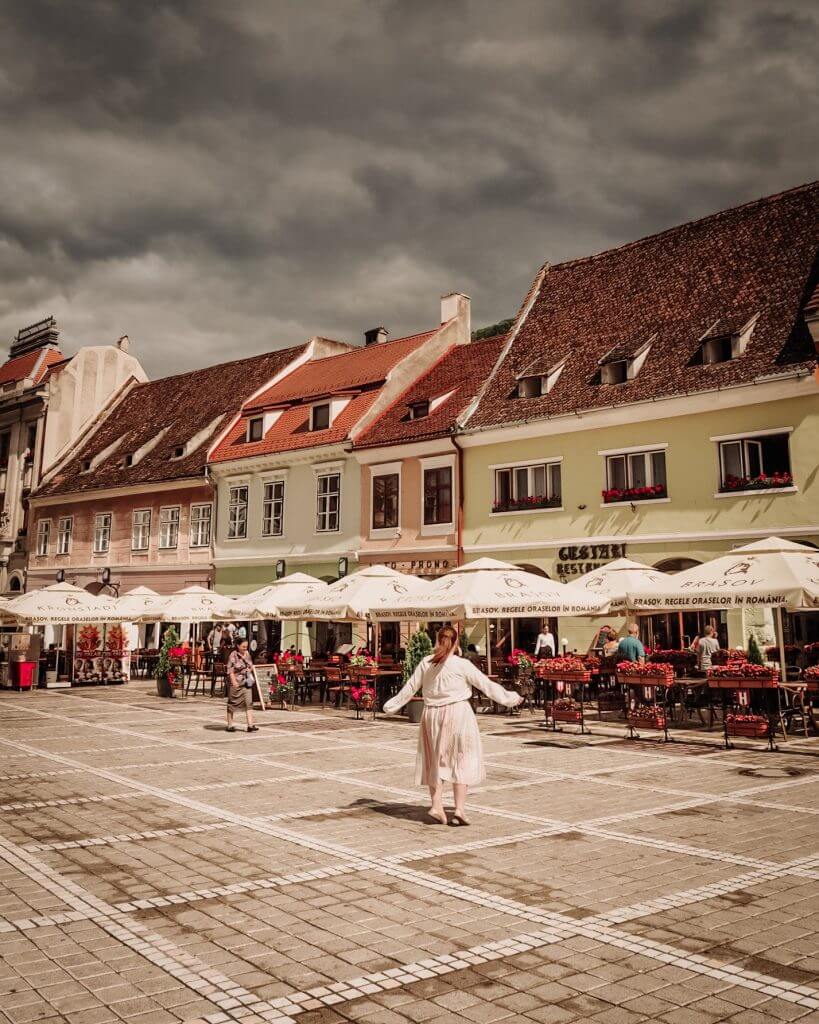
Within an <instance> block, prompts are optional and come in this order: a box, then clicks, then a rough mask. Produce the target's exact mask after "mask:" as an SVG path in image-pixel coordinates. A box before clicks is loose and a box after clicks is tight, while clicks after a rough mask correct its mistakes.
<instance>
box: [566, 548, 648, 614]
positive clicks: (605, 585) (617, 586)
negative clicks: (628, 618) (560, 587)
mask: <svg viewBox="0 0 819 1024" xmlns="http://www.w3.org/2000/svg"><path fill="white" fill-rule="evenodd" d="M667 576H668V574H667V573H664V572H661V571H660V570H659V569H655V568H653V567H652V566H650V565H644V564H643V563H642V562H635V561H633V560H632V559H631V558H615V560H614V561H613V562H608V563H607V564H606V565H603V566H601V567H600V568H599V569H594V570H592V572H587V573H586V574H585V575H584V576H579V577H578V578H577V579H576V580H572V581H571V583H567V584H566V589H567V590H570V591H571V592H572V593H573V594H576V595H577V596H578V597H580V595H588V594H594V595H597V596H598V597H605V598H608V600H609V601H610V603H611V607H610V608H609V611H613V612H614V611H627V610H628V609H629V607H630V605H629V603H628V595H629V593H630V592H631V591H633V590H640V589H641V588H642V587H646V586H653V585H654V584H659V583H662V581H663V580H664V579H666V578H667Z"/></svg>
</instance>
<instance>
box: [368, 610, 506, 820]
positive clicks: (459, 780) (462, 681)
mask: <svg viewBox="0 0 819 1024" xmlns="http://www.w3.org/2000/svg"><path fill="white" fill-rule="evenodd" d="M473 687H474V688H475V689H476V690H480V691H481V693H483V694H485V695H486V696H487V697H488V698H489V699H490V700H492V701H494V702H495V703H496V704H502V705H503V706H504V707H507V708H513V707H516V706H517V705H518V704H520V702H521V697H520V694H518V693H513V692H512V691H510V690H505V689H504V688H503V687H502V686H498V684H497V683H493V682H492V680H491V679H490V678H489V677H488V676H485V675H484V674H483V672H481V671H480V669H478V668H477V667H476V666H475V665H473V664H472V662H471V661H468V660H467V659H466V658H462V657H460V653H459V649H458V634H457V633H456V632H455V630H454V629H453V628H452V626H444V627H443V628H442V629H439V630H438V635H437V637H436V643H435V650H434V651H433V652H432V654H431V655H429V657H427V658H424V659H423V660H422V661H421V662H420V663H419V665H418V667H417V668H416V670H415V672H413V674H412V675H411V676H410V678H409V679H408V680H407V682H406V683H405V684H404V686H403V688H402V689H401V690H400V691H399V692H398V693H397V694H396V695H395V696H394V697H393V698H392V699H391V700H388V701H387V703H386V704H385V705H384V711H385V712H386V713H387V714H388V715H393V714H395V713H396V712H397V711H400V710H401V708H402V707H403V706H404V705H405V704H406V703H407V702H408V701H409V700H410V698H411V697H413V696H414V695H415V694H416V693H417V692H418V690H419V689H420V690H421V693H422V695H423V698H424V711H423V714H422V715H421V727H420V731H419V734H418V755H417V759H416V764H415V784H416V785H418V786H428V787H429V795H430V809H429V815H430V817H431V818H432V819H433V820H434V821H435V822H437V823H438V824H439V825H446V824H450V825H469V823H470V822H469V819H468V818H467V816H466V809H465V804H466V792H467V787H468V786H474V785H476V784H477V783H479V782H482V781H483V780H484V779H485V778H486V773H485V772H484V767H483V747H482V744H481V734H480V732H479V730H478V723H477V722H476V720H475V712H474V711H473V710H472V706H471V704H470V703H469V700H470V697H471V696H472V688H473ZM444 782H451V783H452V793H453V796H454V801H455V812H454V814H453V815H452V817H451V819H450V820H449V822H447V817H446V813H445V812H444V803H443V784H444Z"/></svg>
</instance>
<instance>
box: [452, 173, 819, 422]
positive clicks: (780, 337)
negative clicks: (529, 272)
mask: <svg viewBox="0 0 819 1024" xmlns="http://www.w3.org/2000/svg"><path fill="white" fill-rule="evenodd" d="M818 243H819V183H813V184H810V185H804V186H801V187H800V188H796V189H792V190H791V191H789V192H784V193H781V194H779V195H776V196H770V197H767V198H765V199H759V200H756V201H755V202H752V203H748V204H746V205H744V206H740V207H737V208H735V209H732V210H727V211H725V212H722V213H718V214H714V215H712V216H710V217H706V218H704V219H702V220H698V221H693V222H691V223H689V224H683V225H682V226H681V227H676V228H671V229H670V230H668V231H663V232H662V233H660V234H657V235H652V236H651V237H650V238H644V239H642V240H640V241H638V242H632V243H630V244H628V245H623V246H620V247H619V248H617V249H611V250H609V251H608V252H603V253H599V254H598V255H596V256H590V257H587V258H585V259H578V260H571V261H569V262H567V263H561V264H557V265H555V266H552V267H547V268H546V270H545V274H544V276H543V281H542V284H541V286H540V287H539V288H537V289H536V294H535V297H534V302H533V303H532V306H531V309H530V310H529V312H528V314H527V315H524V316H523V317H522V322H521V323H520V327H519V330H518V332H517V334H515V330H514V328H513V330H512V332H511V336H512V337H513V340H512V342H511V343H510V345H509V350H508V352H507V353H506V354H505V356H504V358H503V359H502V361H501V363H500V365H499V367H498V369H497V371H496V372H495V373H494V374H493V375H492V377H491V379H490V380H489V382H488V384H487V386H486V388H485V390H484V393H483V395H482V396H481V399H480V402H479V403H478V407H477V409H476V411H475V413H474V414H473V415H472V416H471V417H470V419H469V422H468V424H467V429H471V428H476V427H477V428H480V427H489V426H495V425H504V424H507V423H512V422H516V421H518V422H519V421H522V420H531V419H533V418H535V419H536V418H538V417H544V418H545V417H547V416H554V415H560V414H565V413H571V412H575V411H579V410H583V409H593V408H599V407H604V406H612V405H625V404H628V403H630V402H637V401H643V400H646V399H657V398H665V397H670V396H674V395H680V394H684V393H686V392H692V391H693V392H696V391H702V390H710V389H713V388H717V387H730V386H731V385H737V384H744V383H748V382H750V381H753V380H755V379H756V378H758V377H761V376H766V375H771V374H776V373H783V372H787V371H789V370H793V369H795V368H799V369H802V368H804V369H809V368H810V367H811V366H812V364H813V361H814V360H815V352H814V346H813V344H812V343H811V340H810V335H809V333H808V330H807V328H806V326H805V324H804V321H803V315H802V314H803V309H804V303H805V300H806V297H807V296H809V295H810V294H811V290H812V289H813V287H814V286H815V284H816V282H817V278H819V264H818V263H817V244H818ZM757 313H758V314H759V319H758V320H757V322H756V324H755V326H754V329H753V332H752V334H751V337H750V340H749V342H748V345H747V348H746V350H745V353H744V355H743V356H741V357H740V358H738V359H736V360H732V361H729V362H724V363H716V364H713V365H707V366H702V365H692V361H694V360H695V359H696V356H697V353H698V352H699V349H700V343H701V342H700V339H701V338H702V337H703V336H704V335H705V334H706V332H710V333H711V334H714V333H716V334H721V333H724V332H725V333H727V332H731V331H736V330H738V329H739V328H740V327H741V326H743V325H744V324H746V323H747V322H748V321H750V320H751V319H752V318H753V317H754V316H755V315H756V314H757ZM654 335H656V338H654V342H653V344H652V346H651V349H650V351H649V353H648V356H647V358H646V361H645V363H644V364H643V366H642V369H641V370H640V372H639V374H638V376H637V377H636V378H635V379H634V380H631V381H628V382H626V383H624V384H608V385H603V384H601V383H600V372H599V371H600V368H599V365H598V363H599V360H600V359H601V358H603V357H604V356H605V355H606V354H607V353H609V352H611V350H613V349H617V348H620V347H622V349H623V351H627V350H628V351H631V350H633V349H637V348H639V345H640V342H641V341H642V342H647V341H649V340H650V339H651V338H652V337H653V336H654ZM563 357H568V361H567V363H566V366H565V368H564V370H563V372H562V374H561V376H560V378H559V379H558V381H557V383H556V384H555V386H554V387H553V389H552V391H551V392H549V394H547V395H544V396H542V397H540V398H515V397H512V394H513V390H514V387H515V380H516V377H517V376H518V375H519V374H520V373H521V372H522V371H523V370H524V369H526V368H527V367H529V366H532V365H537V366H544V365H554V364H555V363H557V362H558V361H559V360H560V359H562V358H563Z"/></svg>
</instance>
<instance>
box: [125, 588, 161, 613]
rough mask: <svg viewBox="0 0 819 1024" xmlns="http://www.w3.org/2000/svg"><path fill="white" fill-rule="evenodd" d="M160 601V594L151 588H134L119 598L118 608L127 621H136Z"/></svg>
mask: <svg viewBox="0 0 819 1024" xmlns="http://www.w3.org/2000/svg"><path fill="white" fill-rule="evenodd" d="M159 599H160V598H159V594H157V592H156V591H155V590H151V588H150V587H134V588H133V590H128V591H126V593H124V594H122V595H121V596H120V597H119V598H118V600H117V607H118V608H119V610H120V611H121V612H122V613H123V616H124V617H125V618H126V619H129V620H136V619H138V618H139V617H140V615H141V614H142V613H143V612H144V611H145V610H146V608H150V607H151V605H153V604H155V603H156V602H157V601H158V600H159Z"/></svg>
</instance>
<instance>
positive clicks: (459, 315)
mask: <svg viewBox="0 0 819 1024" xmlns="http://www.w3.org/2000/svg"><path fill="white" fill-rule="evenodd" d="M471 307H472V300H471V299H470V298H469V296H468V295H464V294H463V293H462V292H450V293H449V295H442V296H441V323H442V324H446V323H449V322H450V321H451V320H457V321H458V322H459V326H458V342H457V344H459V345H465V344H469V341H470V338H471V336H472V312H471Z"/></svg>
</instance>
